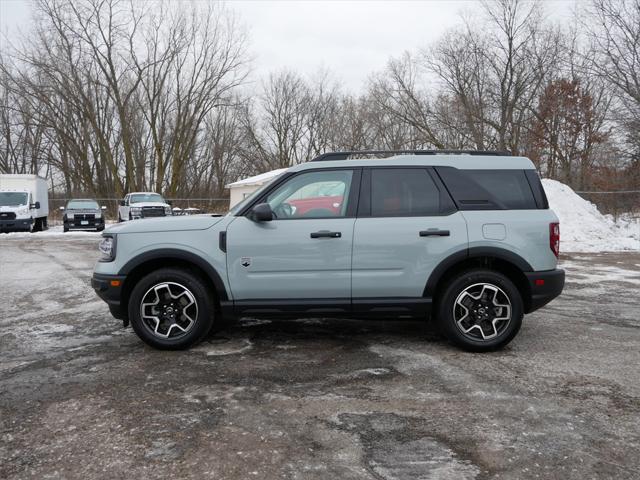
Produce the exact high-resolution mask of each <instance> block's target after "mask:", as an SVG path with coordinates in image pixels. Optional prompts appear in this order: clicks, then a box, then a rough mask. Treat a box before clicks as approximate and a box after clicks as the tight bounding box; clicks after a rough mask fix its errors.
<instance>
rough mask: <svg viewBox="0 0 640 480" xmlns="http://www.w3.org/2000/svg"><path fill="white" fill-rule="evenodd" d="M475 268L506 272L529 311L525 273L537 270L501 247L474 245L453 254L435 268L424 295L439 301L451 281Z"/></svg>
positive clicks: (528, 290) (529, 289)
mask: <svg viewBox="0 0 640 480" xmlns="http://www.w3.org/2000/svg"><path fill="white" fill-rule="evenodd" d="M471 268H486V269H489V270H494V271H497V272H500V273H502V274H503V275H505V276H506V277H507V278H508V279H509V280H511V281H512V282H513V283H514V285H515V286H516V288H517V289H518V291H519V292H520V295H521V296H522V302H523V304H524V311H525V313H528V311H529V310H530V307H531V287H530V285H529V282H528V280H527V277H526V275H525V274H524V272H531V271H533V267H532V266H531V265H530V264H529V262H527V261H526V260H525V259H524V258H522V257H521V256H520V255H518V254H516V253H513V252H511V251H509V250H505V249H502V248H497V247H474V248H469V249H467V250H461V251H459V252H456V253H454V254H452V255H450V256H449V257H447V258H446V259H444V260H443V261H441V262H440V263H439V264H438V265H437V266H436V268H435V269H434V270H433V272H432V273H431V275H430V276H429V279H428V280H427V283H426V285H425V288H424V292H423V295H424V296H425V297H430V298H432V299H433V303H437V301H438V298H439V296H440V294H441V293H442V290H443V289H444V287H445V285H446V284H447V283H448V282H449V280H451V279H452V278H454V277H455V276H456V275H458V274H460V273H461V272H463V271H465V270H469V269H471Z"/></svg>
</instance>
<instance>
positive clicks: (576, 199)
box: [542, 179, 640, 252]
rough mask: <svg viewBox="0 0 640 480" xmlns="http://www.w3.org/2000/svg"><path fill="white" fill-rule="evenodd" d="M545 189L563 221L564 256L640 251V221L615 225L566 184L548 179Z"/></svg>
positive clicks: (561, 241)
mask: <svg viewBox="0 0 640 480" xmlns="http://www.w3.org/2000/svg"><path fill="white" fill-rule="evenodd" d="M542 185H543V186H544V191H545V192H546V194H547V198H548V199H549V206H550V207H551V208H552V209H553V211H554V212H556V215H558V218H559V219H560V251H561V252H563V251H564V252H603V251H618V250H640V219H637V218H636V219H632V218H625V219H624V220H619V221H618V222H614V220H613V217H611V215H603V214H602V213H600V212H599V211H598V209H597V208H596V206H595V205H594V204H593V203H591V202H589V201H587V200H585V199H584V198H582V197H581V196H579V195H578V194H577V193H575V192H574V191H573V190H572V189H571V188H570V187H568V186H567V185H565V184H564V183H560V182H557V181H555V180H549V179H544V180H542Z"/></svg>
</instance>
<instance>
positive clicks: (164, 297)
mask: <svg viewBox="0 0 640 480" xmlns="http://www.w3.org/2000/svg"><path fill="white" fill-rule="evenodd" d="M140 317H141V318H142V324H143V325H144V326H145V327H146V328H147V329H148V330H149V331H150V332H151V333H152V334H153V335H155V336H157V337H160V338H164V339H166V338H171V339H174V338H178V337H181V336H183V335H185V334H186V333H187V332H189V330H191V329H192V328H193V326H194V325H195V323H196V319H197V318H198V303H197V302H196V298H195V296H194V295H193V293H191V291H190V290H189V289H188V288H187V287H185V286H184V285H181V284H179V283H176V282H162V283H158V284H157V285H154V286H153V287H151V288H150V289H149V290H147V292H146V293H145V294H144V295H143V297H142V301H141V302H140Z"/></svg>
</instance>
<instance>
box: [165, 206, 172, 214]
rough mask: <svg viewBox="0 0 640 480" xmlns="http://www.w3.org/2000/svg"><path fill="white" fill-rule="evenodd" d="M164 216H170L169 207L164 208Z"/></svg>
mask: <svg viewBox="0 0 640 480" xmlns="http://www.w3.org/2000/svg"><path fill="white" fill-rule="evenodd" d="M164 214H165V215H172V214H173V212H172V211H171V207H164Z"/></svg>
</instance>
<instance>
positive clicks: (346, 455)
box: [0, 233, 640, 480]
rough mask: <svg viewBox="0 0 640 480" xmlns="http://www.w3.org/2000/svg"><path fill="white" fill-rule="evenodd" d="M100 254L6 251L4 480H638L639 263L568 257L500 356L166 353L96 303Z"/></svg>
mask: <svg viewBox="0 0 640 480" xmlns="http://www.w3.org/2000/svg"><path fill="white" fill-rule="evenodd" d="M97 242H98V237H97V236H95V235H89V234H70V235H68V236H62V235H54V234H52V235H47V234H46V233H45V234H35V235H33V236H31V237H29V236H28V235H18V236H15V235H14V236H12V235H0V292H1V294H2V295H1V297H2V302H0V328H1V329H0V385H1V388H0V478H3V479H24V478H37V479H45V478H64V479H97V478H109V479H114V478H140V479H146V478H214V479H250V478H258V479H271V478H285V479H385V480H386V479H447V478H451V479H467V478H468V479H483V478H514V479H515V478H517V479H526V478H558V479H581V480H582V479H585V478H599V479H600V478H625V479H628V478H640V455H639V454H638V452H639V451H640V299H639V292H640V252H639V253H617V254H589V255H587V254H582V255H570V256H565V257H564V259H563V265H564V267H565V268H566V269H567V273H568V285H567V287H566V290H565V293H564V294H563V296H562V297H561V298H559V299H558V300H556V301H555V302H553V303H552V304H551V305H549V306H548V307H546V308H544V309H543V310H540V311H538V312H536V313H535V314H533V315H530V316H528V317H526V318H525V323H524V326H523V328H522V330H521V332H520V334H519V335H518V337H516V339H515V340H514V341H513V342H512V343H511V344H510V345H509V346H508V347H507V348H506V349H505V350H503V351H500V352H494V353H490V354H469V353H465V352H461V351H459V350H457V349H455V348H453V347H451V346H450V345H448V344H447V343H445V342H443V341H442V340H441V339H440V338H439V337H438V336H437V335H436V333H435V332H434V331H433V329H432V328H431V327H430V326H429V325H428V324H422V323H418V322H411V323H410V322H383V321H378V322H362V321H341V320H321V319H318V320H307V321H282V322H280V321H273V322H266V321H255V320H244V321H242V322H240V323H239V324H237V325H235V326H232V327H229V328H227V329H225V330H223V331H222V332H220V333H218V334H216V335H215V336H213V337H212V338H210V339H209V340H208V341H207V342H206V343H204V344H202V345H201V346H199V347H197V348H195V349H193V350H191V351H187V352H161V351H155V350H152V349H150V348H148V347H146V346H145V345H144V344H143V343H142V342H140V341H139V340H138V339H137V337H136V336H135V334H134V333H133V332H132V330H131V329H123V328H122V325H121V323H119V322H118V321H117V320H115V319H113V318H112V317H111V316H110V315H109V313H108V310H107V307H106V305H105V304H104V303H102V302H101V301H100V300H98V299H97V297H95V295H94V293H93V291H92V290H91V288H90V286H89V279H90V276H91V270H92V266H93V263H94V261H95V259H96V258H97V252H96V245H97Z"/></svg>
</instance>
